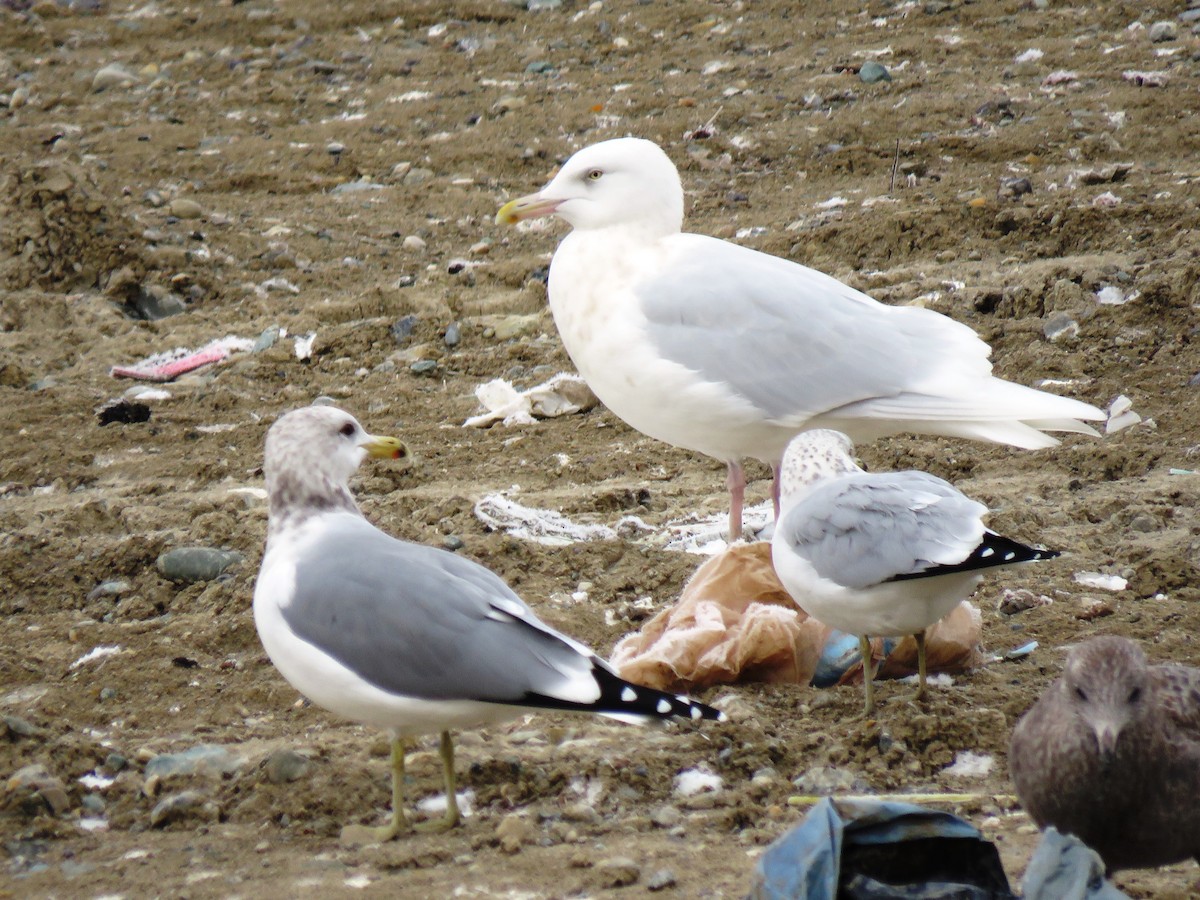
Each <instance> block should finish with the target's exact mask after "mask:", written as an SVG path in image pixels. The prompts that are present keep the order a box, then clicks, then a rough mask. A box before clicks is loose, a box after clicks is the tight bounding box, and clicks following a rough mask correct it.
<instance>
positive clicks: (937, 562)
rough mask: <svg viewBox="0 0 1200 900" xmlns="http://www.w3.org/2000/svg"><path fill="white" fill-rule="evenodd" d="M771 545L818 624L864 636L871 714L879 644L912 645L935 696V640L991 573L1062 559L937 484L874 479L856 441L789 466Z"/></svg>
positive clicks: (831, 442)
mask: <svg viewBox="0 0 1200 900" xmlns="http://www.w3.org/2000/svg"><path fill="white" fill-rule="evenodd" d="M780 481H781V485H782V503H783V508H782V511H781V512H780V514H779V521H778V522H776V523H775V533H774V535H773V536H772V538H771V562H772V564H773V565H774V566H775V573H776V574H777V575H778V576H779V580H780V582H782V583H783V586H784V587H785V588H786V589H787V592H788V593H789V594H791V595H792V599H793V600H795V601H796V603H797V604H798V605H799V606H800V608H801V609H803V610H804V611H805V612H806V613H808V614H809V615H810V616H813V617H814V618H816V619H818V620H819V621H821V622H823V623H825V624H826V625H830V626H832V627H834V628H836V629H838V630H839V631H844V632H846V633H847V634H853V635H857V636H858V640H859V648H860V650H861V653H862V660H863V690H864V694H865V703H866V712H867V714H868V715H869V714H870V713H871V711H872V710H873V709H874V705H875V694H874V688H873V678H874V665H873V662H872V659H871V649H870V643H869V640H868V638H869V637H871V636H875V637H898V636H901V635H910V634H911V635H912V636H913V637H914V638H915V639H916V642H917V669H918V677H919V687H918V688H917V696H918V697H921V696H922V695H924V693H925V629H926V628H928V627H929V626H930V625H932V624H934V623H935V622H937V621H938V620H939V619H941V618H942V617H943V616H946V615H949V613H950V612H951V611H952V610H953V609H954V608H955V607H956V606H958V605H959V603H961V602H962V601H963V600H965V599H967V598H968V597H970V596H971V594H972V593H974V591H975V588H976V587H978V586H979V582H980V581H982V580H983V574H982V572H983V570H984V569H990V568H994V567H996V566H1011V565H1016V564H1017V563H1023V562H1033V561H1034V560H1039V559H1049V558H1051V557H1054V556H1058V553H1057V552H1056V551H1053V550H1041V549H1038V548H1036V547H1029V546H1026V545H1025V544H1021V543H1018V542H1017V541H1014V540H1011V539H1009V538H1006V537H1002V536H1001V535H998V534H996V532H994V531H992V530H990V529H988V528H986V527H984V524H983V516H984V515H986V514H987V511H988V510H987V507H986V506H984V505H983V504H982V503H979V502H977V501H975V500H972V499H971V498H970V497H967V496H966V495H965V494H963V493H962V492H961V491H959V490H958V489H957V488H955V487H954V485H952V484H950V483H949V482H947V481H943V480H942V479H941V478H938V477H937V476H935V475H930V474H929V473H927V472H864V471H863V470H862V469H861V468H859V466H858V464H857V463H856V462H855V461H854V445H853V444H852V443H851V442H850V439H849V438H848V437H846V436H845V435H844V434H841V433H840V432H837V431H829V430H826V429H817V430H814V431H805V432H802V433H801V434H799V435H797V436H796V437H795V438H793V439H792V442H791V443H790V444H788V448H787V452H786V453H784V456H783V466H782V471H781V478H780Z"/></svg>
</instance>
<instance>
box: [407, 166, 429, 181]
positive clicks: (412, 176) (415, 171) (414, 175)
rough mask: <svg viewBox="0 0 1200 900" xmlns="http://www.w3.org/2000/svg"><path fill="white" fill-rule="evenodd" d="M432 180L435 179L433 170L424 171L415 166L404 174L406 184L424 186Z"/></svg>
mask: <svg viewBox="0 0 1200 900" xmlns="http://www.w3.org/2000/svg"><path fill="white" fill-rule="evenodd" d="M431 178H433V170H432V169H422V168H421V167H420V166H413V167H412V168H411V169H409V170H408V171H407V172H405V173H404V184H410V185H411V184H424V183H425V182H426V181H429V179H431Z"/></svg>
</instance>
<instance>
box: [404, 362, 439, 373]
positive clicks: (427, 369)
mask: <svg viewBox="0 0 1200 900" xmlns="http://www.w3.org/2000/svg"><path fill="white" fill-rule="evenodd" d="M408 368H409V371H411V372H412V373H413V374H414V375H432V374H433V373H434V371H435V370H436V369H437V360H436V359H418V360H417V361H416V362H415V363H413V364H412V365H411V366H409V367H408Z"/></svg>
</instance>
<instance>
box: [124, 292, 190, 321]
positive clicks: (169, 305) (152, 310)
mask: <svg viewBox="0 0 1200 900" xmlns="http://www.w3.org/2000/svg"><path fill="white" fill-rule="evenodd" d="M125 306H126V308H127V309H128V310H129V312H130V313H131V314H132V315H134V316H136V317H137V318H139V319H145V320H146V321H147V322H155V321H157V320H159V319H166V318H169V317H170V316H177V315H179V314H180V313H181V312H187V303H186V302H185V301H184V299H183V298H182V297H180V296H179V295H178V294H176V293H174V292H173V291H169V290H167V289H166V288H165V287H162V286H161V285H157V284H149V285H141V286H139V287H138V288H137V289H136V290H135V291H133V292H132V294H131V295H130V297H129V299H128V300H126V301H125Z"/></svg>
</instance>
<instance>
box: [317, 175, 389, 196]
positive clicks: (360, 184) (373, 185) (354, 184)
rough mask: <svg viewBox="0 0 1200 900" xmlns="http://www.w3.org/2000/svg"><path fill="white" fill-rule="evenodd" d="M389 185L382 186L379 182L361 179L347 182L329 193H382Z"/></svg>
mask: <svg viewBox="0 0 1200 900" xmlns="http://www.w3.org/2000/svg"><path fill="white" fill-rule="evenodd" d="M385 187H387V185H384V184H380V183H379V182H377V181H367V179H365V178H360V179H358V181H346V182H343V183H342V184H339V185H337V186H336V187H335V188H334V189H333V190H331V191H330V192H329V193H331V194H358V193H362V192H363V191H382V190H383V189H384V188H385Z"/></svg>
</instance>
